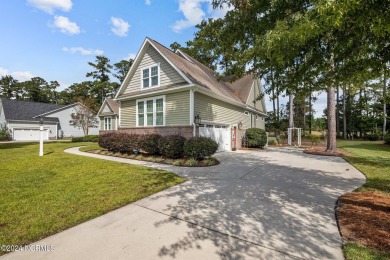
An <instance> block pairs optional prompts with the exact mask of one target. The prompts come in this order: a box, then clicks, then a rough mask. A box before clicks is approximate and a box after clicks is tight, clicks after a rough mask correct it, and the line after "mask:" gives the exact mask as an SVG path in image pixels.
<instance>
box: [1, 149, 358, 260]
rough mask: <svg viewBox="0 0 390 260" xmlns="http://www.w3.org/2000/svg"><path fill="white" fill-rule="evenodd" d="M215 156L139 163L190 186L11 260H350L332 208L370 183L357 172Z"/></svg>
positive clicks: (242, 155) (297, 160) (260, 156)
mask: <svg viewBox="0 0 390 260" xmlns="http://www.w3.org/2000/svg"><path fill="white" fill-rule="evenodd" d="M68 152H71V153H78V154H82V155H87V156H93V157H98V158H101V159H107V157H106V156H101V155H92V154H85V153H81V152H78V149H75V148H72V149H68ZM216 157H218V159H219V160H220V161H221V164H220V165H218V166H213V167H207V168H181V167H174V166H166V165H158V164H152V163H143V162H136V163H137V164H144V165H147V166H151V167H157V168H162V169H167V170H170V171H173V172H175V173H177V174H179V175H181V176H183V177H185V178H187V179H188V181H187V182H185V183H183V184H181V185H178V186H175V187H172V188H170V189H168V190H165V191H162V192H160V193H157V194H155V195H152V196H150V197H148V198H145V199H143V200H140V201H137V202H136V203H133V204H130V205H127V206H125V207H123V208H120V209H118V210H115V211H112V212H110V213H108V214H105V215H103V216H101V217H98V218H95V219H93V220H91V221H88V222H86V223H83V224H80V225H78V226H75V227H73V228H71V229H68V230H66V231H64V232H61V233H58V234H56V235H53V236H51V237H48V238H46V239H43V240H41V241H38V242H36V243H34V244H36V245H53V247H54V250H53V251H50V252H15V253H11V254H8V255H5V256H3V258H4V259H157V258H162V259H172V258H175V259H252V258H253V259H271V258H272V259H297V258H298V259H343V254H342V250H341V238H340V235H339V232H338V228H337V223H336V221H335V215H334V207H335V203H336V200H337V198H338V197H339V196H340V195H342V194H344V193H346V192H349V191H352V190H353V189H355V188H357V187H359V186H361V185H362V184H363V183H364V182H365V178H364V176H363V175H362V174H361V173H360V172H359V171H357V170H356V169H355V168H354V167H352V166H351V165H350V164H348V163H347V162H345V161H344V160H343V159H342V158H338V157H322V156H315V155H307V154H303V153H302V151H301V150H296V149H286V148H285V149H269V150H268V151H263V152H258V151H238V152H225V153H219V154H217V156H216ZM109 159H112V158H109ZM114 160H118V161H121V162H125V163H134V161H130V160H126V159H120V158H114ZM3 258H2V259H3Z"/></svg>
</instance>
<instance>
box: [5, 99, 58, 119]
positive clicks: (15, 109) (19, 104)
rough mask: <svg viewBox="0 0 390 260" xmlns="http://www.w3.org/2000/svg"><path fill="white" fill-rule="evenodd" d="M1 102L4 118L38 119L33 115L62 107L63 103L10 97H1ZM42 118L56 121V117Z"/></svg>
mask: <svg viewBox="0 0 390 260" xmlns="http://www.w3.org/2000/svg"><path fill="white" fill-rule="evenodd" d="M1 102H2V104H3V109H4V116H5V119H6V120H26V121H39V118H34V117H35V116H38V115H41V114H45V113H47V112H49V111H52V110H56V109H60V108H62V107H64V106H63V105H56V104H48V103H40V102H30V101H19V100H12V99H1ZM44 120H46V121H58V118H53V117H44Z"/></svg>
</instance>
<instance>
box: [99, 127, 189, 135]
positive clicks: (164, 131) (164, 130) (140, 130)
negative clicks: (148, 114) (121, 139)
mask: <svg viewBox="0 0 390 260" xmlns="http://www.w3.org/2000/svg"><path fill="white" fill-rule="evenodd" d="M118 131H120V132H126V133H130V134H139V135H147V134H159V135H161V136H166V135H181V136H184V137H185V138H191V137H192V131H193V128H192V126H156V127H136V128H119V129H118ZM108 132H111V131H102V130H101V131H100V134H104V133H108Z"/></svg>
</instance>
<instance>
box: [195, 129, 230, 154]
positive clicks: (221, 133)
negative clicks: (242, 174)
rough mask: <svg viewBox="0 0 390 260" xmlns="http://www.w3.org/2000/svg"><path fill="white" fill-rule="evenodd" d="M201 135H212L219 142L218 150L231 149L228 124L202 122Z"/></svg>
mask: <svg viewBox="0 0 390 260" xmlns="http://www.w3.org/2000/svg"><path fill="white" fill-rule="evenodd" d="M199 135H200V136H205V137H210V138H211V139H213V140H214V141H216V142H217V143H218V151H230V143H231V141H230V128H229V127H228V126H226V125H218V124H213V125H212V124H201V125H199Z"/></svg>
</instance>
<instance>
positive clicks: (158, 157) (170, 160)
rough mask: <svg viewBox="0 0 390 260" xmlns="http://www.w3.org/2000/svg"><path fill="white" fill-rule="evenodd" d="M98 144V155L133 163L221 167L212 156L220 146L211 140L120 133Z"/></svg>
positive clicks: (109, 136)
mask: <svg viewBox="0 0 390 260" xmlns="http://www.w3.org/2000/svg"><path fill="white" fill-rule="evenodd" d="M98 145H99V146H100V148H99V149H95V150H94V151H93V152H94V153H98V154H103V155H109V156H117V157H122V158H127V159H133V160H140V161H147V162H153V163H163V164H170V165H175V166H186V167H204V166H213V165H217V164H219V161H218V160H217V159H215V158H214V157H212V155H213V154H214V153H216V152H217V150H218V143H217V142H215V141H214V140H212V139H211V138H208V137H191V138H188V139H187V138H185V137H183V136H180V135H167V136H161V135H158V134H145V135H138V134H131V133H127V132H121V131H117V132H111V133H106V134H103V135H101V136H100V137H99V139H98Z"/></svg>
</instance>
